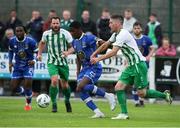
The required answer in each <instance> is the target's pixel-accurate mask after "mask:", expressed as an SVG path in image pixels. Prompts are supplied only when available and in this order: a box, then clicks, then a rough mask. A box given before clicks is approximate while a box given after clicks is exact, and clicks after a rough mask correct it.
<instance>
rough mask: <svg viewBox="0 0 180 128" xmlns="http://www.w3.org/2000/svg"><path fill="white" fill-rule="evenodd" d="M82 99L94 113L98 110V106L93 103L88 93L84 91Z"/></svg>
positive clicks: (81, 95)
mask: <svg viewBox="0 0 180 128" xmlns="http://www.w3.org/2000/svg"><path fill="white" fill-rule="evenodd" d="M80 97H81V99H82V100H83V101H84V102H85V103H86V105H87V106H88V108H90V109H91V110H92V111H94V110H95V109H96V108H97V106H96V105H95V104H94V102H93V101H92V99H91V97H90V96H89V94H88V93H87V92H84V91H83V92H80Z"/></svg>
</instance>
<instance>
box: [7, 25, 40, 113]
mask: <svg viewBox="0 0 180 128" xmlns="http://www.w3.org/2000/svg"><path fill="white" fill-rule="evenodd" d="M15 35H16V36H14V37H12V38H11V39H10V42H9V71H10V73H11V72H12V67H13V68H14V69H13V72H12V77H11V86H12V89H13V93H18V94H21V95H25V97H26V105H25V107H24V110H26V111H29V110H31V99H32V89H31V85H32V77H33V73H34V64H35V62H36V59H35V57H34V53H35V52H37V47H36V46H37V43H36V41H35V40H34V39H33V38H31V37H28V36H26V33H25V28H24V27H23V26H17V27H16V28H15ZM14 55H15V57H14ZM13 58H14V59H15V63H13ZM22 80H24V88H23V87H20V83H21V82H22Z"/></svg>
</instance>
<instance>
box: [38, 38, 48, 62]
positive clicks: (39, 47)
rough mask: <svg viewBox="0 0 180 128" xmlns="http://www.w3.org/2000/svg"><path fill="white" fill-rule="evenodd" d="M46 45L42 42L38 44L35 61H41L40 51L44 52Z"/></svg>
mask: <svg viewBox="0 0 180 128" xmlns="http://www.w3.org/2000/svg"><path fill="white" fill-rule="evenodd" d="M45 46H46V44H45V42H43V41H40V42H39V46H38V54H37V60H39V61H41V60H42V51H43V50H44V48H45Z"/></svg>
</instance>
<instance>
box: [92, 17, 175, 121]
mask: <svg viewBox="0 0 180 128" xmlns="http://www.w3.org/2000/svg"><path fill="white" fill-rule="evenodd" d="M122 25H123V17H122V16H119V15H112V16H111V18H110V22H109V26H110V28H111V31H112V32H114V33H113V35H112V36H111V38H110V39H109V41H108V42H106V43H104V44H102V45H101V46H100V47H99V48H98V49H97V50H96V51H95V52H94V53H93V54H92V56H91V63H92V64H96V63H98V62H99V61H101V60H104V59H107V58H110V57H112V56H115V55H116V54H117V52H118V51H119V50H120V49H121V51H122V53H123V55H124V56H125V57H126V58H127V60H128V66H127V67H126V69H125V70H124V71H123V72H122V74H121V76H120V77H119V80H118V82H117V83H116V85H115V90H116V94H117V98H118V102H119V104H120V107H121V113H120V114H118V115H117V116H116V117H112V119H129V116H128V111H127V105H126V95H125V88H126V86H127V85H133V84H134V85H135V87H136V88H137V92H138V95H139V96H140V97H146V98H163V99H166V100H167V101H168V102H169V103H170V104H171V102H172V98H171V96H170V94H169V92H168V91H165V92H164V93H162V92H159V91H156V90H152V89H147V87H148V80H147V65H146V63H145V61H146V58H145V57H144V56H143V55H142V54H141V52H140V50H139V49H138V46H137V44H136V41H135V40H134V38H133V36H132V35H131V34H130V33H129V32H128V31H127V30H125V29H123V26H122ZM111 43H113V49H112V51H110V52H108V53H106V54H104V55H102V56H100V57H95V55H96V54H97V53H99V52H100V51H101V50H104V49H105V48H106V47H107V46H108V45H110V44H111Z"/></svg>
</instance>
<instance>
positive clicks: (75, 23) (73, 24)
mask: <svg viewBox="0 0 180 128" xmlns="http://www.w3.org/2000/svg"><path fill="white" fill-rule="evenodd" d="M69 27H70V28H75V29H81V23H80V22H78V21H73V22H72V23H71V24H70V26H69Z"/></svg>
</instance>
